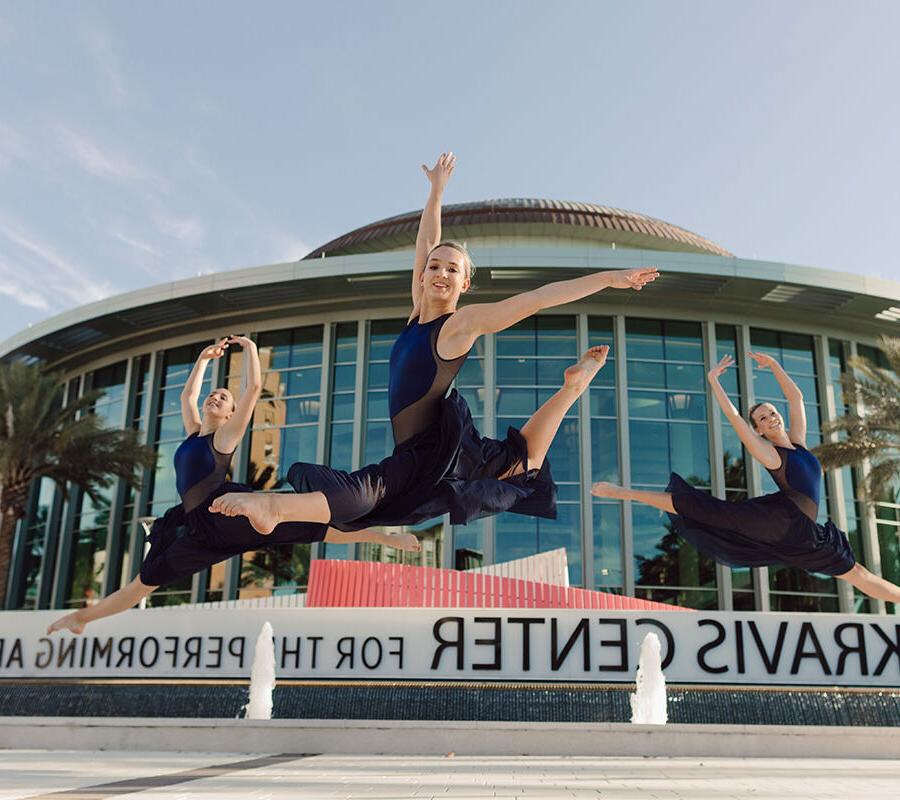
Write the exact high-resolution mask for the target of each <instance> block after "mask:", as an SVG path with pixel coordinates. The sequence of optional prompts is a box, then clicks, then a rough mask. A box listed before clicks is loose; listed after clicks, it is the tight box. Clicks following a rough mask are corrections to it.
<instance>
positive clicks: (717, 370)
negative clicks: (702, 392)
mask: <svg viewBox="0 0 900 800" xmlns="http://www.w3.org/2000/svg"><path fill="white" fill-rule="evenodd" d="M733 365H734V358H732V357H731V356H730V355H727V356H722V360H721V361H719V363H718V364H716V365H715V366H714V367H713V368H712V369H711V370H710V371H709V372H707V373H706V377H707V378H709V380H710V381H716V380H718V379H719V376H720V375H722V374H723V373H724V372H725V371H726V370H727V369H728V368H729V367H730V366H733Z"/></svg>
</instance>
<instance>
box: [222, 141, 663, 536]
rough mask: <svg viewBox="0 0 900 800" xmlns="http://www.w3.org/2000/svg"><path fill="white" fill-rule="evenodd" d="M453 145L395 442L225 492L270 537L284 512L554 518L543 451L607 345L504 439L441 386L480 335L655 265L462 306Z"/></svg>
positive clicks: (286, 516) (399, 380)
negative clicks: (450, 192) (452, 230)
mask: <svg viewBox="0 0 900 800" xmlns="http://www.w3.org/2000/svg"><path fill="white" fill-rule="evenodd" d="M455 163H456V158H455V156H454V155H453V154H452V153H446V154H442V155H441V156H440V158H439V159H438V161H437V163H436V164H435V165H434V167H432V168H431V169H428V168H427V167H425V166H424V165H423V167H422V169H423V170H424V171H425V174H426V175H427V177H428V180H429V181H430V183H431V191H430V194H429V197H428V202H427V203H426V205H425V209H424V210H423V212H422V218H421V222H420V225H419V231H418V235H417V238H416V254H415V261H414V265H413V274H412V303H413V310H412V313H411V314H410V316H409V319H408V321H407V325H406V328H405V329H404V330H403V332H402V333H401V334H400V336H399V338H398V339H397V341H396V342H395V343H394V347H393V349H392V351H391V360H390V375H389V381H388V383H389V386H388V399H389V406H390V415H391V425H392V428H393V433H394V441H395V445H396V446H395V449H394V452H393V454H392V455H391V456H389V457H388V458H387V459H385V460H384V461H382V462H380V463H379V464H373V465H369V466H367V467H364V468H363V469H360V470H357V471H355V472H352V473H348V472H342V471H338V470H333V469H330V468H328V467H324V466H321V465H317V464H305V463H298V464H294V465H293V466H292V467H291V469H290V471H289V472H288V481H289V482H290V483H291V485H292V486H293V487H294V489H295V490H296V491H297V492H298V493H297V494H294V495H291V494H288V495H273V494H259V493H257V494H254V495H247V494H236V493H235V494H225V495H223V496H221V497H219V498H217V499H216V500H215V501H214V502H213V503H212V506H211V508H210V510H211V511H214V512H218V513H221V514H224V515H227V516H233V515H244V516H247V517H248V518H249V519H250V521H251V523H252V525H253V527H254V528H255V529H256V530H258V531H260V532H261V533H264V534H268V533H269V532H271V531H273V530H275V529H276V527H277V526H278V525H279V524H283V523H284V522H285V521H287V520H305V521H309V522H320V523H327V524H329V525H332V526H333V527H335V528H339V529H341V530H348V531H349V530H355V529H357V528H364V527H368V526H371V525H397V524H415V523H418V522H422V521H424V520H427V519H432V518H434V517H438V516H441V515H442V514H445V513H449V515H450V521H451V522H452V523H453V524H465V523H467V522H470V521H471V520H473V519H477V518H479V517H483V516H486V515H489V514H496V513H499V512H501V511H512V512H515V513H520V514H527V515H530V516H539V517H548V518H551V519H552V518H555V516H556V486H555V484H554V483H553V479H552V477H551V475H550V468H549V464H548V463H547V461H546V456H547V451H548V450H549V448H550V444H551V442H552V441H553V437H554V436H555V435H556V431H557V429H558V428H559V426H560V424H561V422H562V420H563V417H564V416H565V414H566V412H567V411H568V410H569V408H570V407H571V406H572V404H573V403H574V402H575V401H576V400H577V399H578V397H579V396H580V395H581V393H582V392H583V391H584V390H585V389H586V388H587V386H588V383H589V382H590V380H591V379H592V378H593V377H594V375H596V373H597V371H598V370H599V369H600V368H601V367H602V366H603V363H604V362H605V360H606V355H607V352H608V348H606V347H594V348H591V349H590V350H588V351H587V352H586V353H585V354H584V355H583V356H582V358H581V360H580V361H578V363H577V364H575V365H573V366H572V367H569V368H568V369H567V370H566V371H565V375H564V382H563V386H562V387H561V388H560V390H559V391H558V392H556V394H555V395H554V396H553V397H551V398H550V399H549V400H548V401H547V402H546V403H544V405H542V406H541V407H540V408H539V409H538V410H537V412H536V413H535V414H534V415H533V416H532V417H531V418H530V419H529V420H528V422H526V424H525V425H524V426H523V427H522V430H521V431H519V430H516V429H515V428H510V429H509V430H508V431H507V435H506V438H505V439H503V440H495V439H487V438H482V437H481V435H480V434H479V433H478V431H477V430H476V429H475V427H474V425H473V423H472V418H471V415H470V413H469V409H468V407H467V405H466V403H465V401H464V400H463V398H462V396H461V395H460V394H459V393H458V392H456V391H455V390H454V391H451V392H450V394H449V395H447V390H448V389H449V387H450V384H451V383H452V382H453V379H454V378H455V377H456V375H457V373H458V372H459V370H460V368H461V367H462V365H463V362H464V361H465V360H466V357H467V356H468V354H469V350H470V349H471V348H472V346H473V344H474V343H475V340H476V339H477V338H478V337H479V336H482V335H483V334H487V333H496V332H498V331H502V330H505V329H506V328H509V327H511V326H512V325H515V324H516V323H517V322H519V321H520V320H523V319H526V318H527V317H530V316H532V315H533V314H536V313H537V312H538V311H541V310H543V309H546V308H552V307H554V306H559V305H563V304H564V303H571V302H573V301H575V300H580V299H581V298H583V297H586V296H588V295H590V294H593V293H595V292H599V291H601V290H603V289H607V288H618V289H635V290H640V289H641V288H642V287H643V286H645V285H646V284H647V283H649V282H651V281H653V280H654V279H655V278H656V276H657V271H656V269H655V268H647V269H632V270H620V271H613V272H599V273H596V274H593V275H588V276H585V277H582V278H576V279H574V280H567V281H559V282H556V283H550V284H547V285H545V286H542V287H541V288H539V289H535V290H533V291H529V292H524V293H523V294H519V295H516V296H515V297H511V298H509V299H507V300H502V301H500V302H496V303H480V304H476V305H468V306H466V307H464V308H461V309H459V310H457V304H458V302H459V300H460V296H461V295H462V294H464V293H465V292H467V291H468V290H469V288H470V286H471V280H472V272H473V267H472V261H471V259H470V257H469V254H468V252H467V250H466V247H465V245H463V244H461V243H459V242H452V241H446V242H445V241H441V198H442V195H443V192H444V188H445V186H446V185H447V182H448V180H449V178H450V175H451V174H452V173H453V170H454V168H455Z"/></svg>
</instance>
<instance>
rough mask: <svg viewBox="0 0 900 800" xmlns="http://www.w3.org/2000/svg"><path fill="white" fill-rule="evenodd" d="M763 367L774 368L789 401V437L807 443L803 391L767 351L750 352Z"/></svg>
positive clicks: (794, 440)
mask: <svg viewBox="0 0 900 800" xmlns="http://www.w3.org/2000/svg"><path fill="white" fill-rule="evenodd" d="M749 355H750V358H752V359H753V360H754V361H755V362H756V363H757V364H758V365H759V367H760V368H761V369H765V368H766V367H768V368H769V369H771V370H772V374H773V375H774V376H775V380H776V381H778V386H779V387H780V388H781V391H782V393H783V394H784V399H785V400H787V401H788V409H789V411H790V421H789V428H788V438H789V439H790V440H791V441H792V442H795V443H799V444H802V445H805V444H806V407H805V406H804V405H803V392H801V391H800V387H799V386H797V384H796V383H794V381H793V380H791V376H790V375H788V374H787V373H786V372H785V371H784V367H782V366H781V364H779V363H778V362H777V361H776V360H775V359H774V358H772V356H770V355H768V354H767V353H754V352H752V351H751V352H750V353H749Z"/></svg>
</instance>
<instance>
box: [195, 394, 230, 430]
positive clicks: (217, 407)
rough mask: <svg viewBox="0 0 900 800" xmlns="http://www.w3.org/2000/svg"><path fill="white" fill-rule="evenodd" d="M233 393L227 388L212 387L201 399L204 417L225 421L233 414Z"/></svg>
mask: <svg viewBox="0 0 900 800" xmlns="http://www.w3.org/2000/svg"><path fill="white" fill-rule="evenodd" d="M234 406H235V403H234V395H232V394H231V392H229V391H228V389H213V390H212V391H211V392H210V393H209V394H208V395H207V397H206V400H204V401H203V415H204V418H206V419H209V420H210V421H217V422H220V423H221V422H225V420H227V419H231V415H232V414H234Z"/></svg>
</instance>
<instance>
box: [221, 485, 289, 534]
mask: <svg viewBox="0 0 900 800" xmlns="http://www.w3.org/2000/svg"><path fill="white" fill-rule="evenodd" d="M209 510H210V511H212V512H213V513H214V514H223V515H224V516H226V517H246V518H247V519H248V520H250V524H251V525H252V526H253V527H254V529H255V530H256V531H257V532H258V533H262V534H264V535H268V534H270V533H271V532H272V531H273V530H275V526H276V525H277V524H278V523H279V522H281V520H280V519H279V517H278V509H277V508H276V505H275V498H274V497H273V496H272V495H270V494H266V493H265V492H229V493H228V494H223V495H222V496H221V497H217V498H216V499H215V500H213V502H212V505H211V506H210V507H209Z"/></svg>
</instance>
